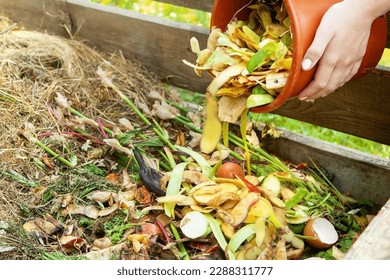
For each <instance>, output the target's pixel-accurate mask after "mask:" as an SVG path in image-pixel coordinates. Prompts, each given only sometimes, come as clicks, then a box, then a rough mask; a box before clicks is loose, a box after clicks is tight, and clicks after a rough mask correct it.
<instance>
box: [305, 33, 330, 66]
mask: <svg viewBox="0 0 390 280" xmlns="http://www.w3.org/2000/svg"><path fill="white" fill-rule="evenodd" d="M320 31H321V30H320V29H318V30H317V33H316V35H315V37H314V40H313V42H312V43H311V45H310V47H309V48H308V49H307V51H306V53H305V55H304V57H303V59H302V63H301V68H302V70H304V71H309V70H310V69H312V68H313V67H314V66H315V65H316V64H317V63H318V61H319V60H320V59H321V57H322V55H323V54H324V52H325V49H326V47H327V46H328V44H329V42H330V41H331V39H332V37H331V36H329V35H330V34H329V33H324V32H320Z"/></svg>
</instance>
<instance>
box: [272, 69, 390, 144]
mask: <svg viewBox="0 0 390 280" xmlns="http://www.w3.org/2000/svg"><path fill="white" fill-rule="evenodd" d="M389 96H390V78H389V77H387V76H385V75H379V74H369V75H367V76H365V77H363V78H361V79H358V80H354V81H351V82H349V83H347V84H346V85H345V86H344V87H342V88H340V89H338V90H337V91H335V92H334V93H331V94H330V95H329V96H327V97H325V98H321V99H318V100H317V101H316V102H315V103H314V104H313V103H307V102H300V101H298V100H297V99H293V100H290V101H288V102H286V103H285V104H284V105H283V106H282V107H280V108H279V109H277V110H276V111H275V113H276V114H280V115H283V116H287V117H290V118H293V119H297V120H301V121H304V122H309V123H312V124H316V125H319V126H323V127H327V128H331V129H335V130H338V131H343V132H346V133H349V134H353V135H356V136H360V137H363V138H366V139H370V140H373V141H376V142H379V143H383V144H387V145H390V132H389V127H390V98H389Z"/></svg>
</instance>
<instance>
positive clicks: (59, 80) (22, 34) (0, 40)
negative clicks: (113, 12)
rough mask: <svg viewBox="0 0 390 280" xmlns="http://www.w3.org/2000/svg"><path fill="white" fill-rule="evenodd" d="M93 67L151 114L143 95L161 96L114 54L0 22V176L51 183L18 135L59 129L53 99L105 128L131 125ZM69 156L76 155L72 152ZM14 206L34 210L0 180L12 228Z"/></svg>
mask: <svg viewBox="0 0 390 280" xmlns="http://www.w3.org/2000/svg"><path fill="white" fill-rule="evenodd" d="M98 67H103V68H104V69H105V71H106V73H108V74H109V75H110V77H111V78H112V79H113V81H114V83H115V85H116V86H117V87H118V88H119V89H120V90H121V91H123V92H124V93H126V94H127V95H128V96H129V97H130V98H131V99H132V100H133V101H134V102H135V103H136V104H139V103H143V104H145V105H147V106H148V107H149V108H150V106H151V104H149V103H148V99H147V98H146V96H147V95H148V94H149V92H150V91H151V90H155V89H156V88H157V90H159V91H161V87H160V84H159V82H158V80H157V78H156V77H155V76H153V75H152V74H150V73H149V72H147V71H146V70H145V69H144V68H142V66H141V65H140V64H139V63H138V62H136V61H134V60H129V59H125V58H124V57H123V55H122V54H121V53H116V54H112V53H111V54H103V53H100V52H98V51H97V50H95V49H93V48H91V47H89V46H87V44H85V43H83V42H80V41H77V40H69V39H65V38H63V37H57V36H52V35H49V34H46V33H42V32H36V31H30V30H26V29H25V28H23V27H21V26H19V25H16V24H13V23H12V22H11V21H10V20H8V19H7V18H5V17H0V116H1V117H0V172H4V171H7V170H14V171H16V172H18V173H19V174H22V175H25V176H26V177H27V178H31V177H29V176H34V177H33V178H31V179H33V180H34V181H36V182H38V183H39V184H42V185H47V184H49V183H50V180H53V176H47V174H42V171H40V169H39V168H37V167H36V166H35V165H34V164H33V159H34V158H41V157H42V156H44V155H45V152H43V151H42V149H40V148H38V147H37V146H36V145H34V144H33V143H31V142H29V141H28V140H27V139H26V138H25V137H23V134H24V133H25V132H26V127H27V126H28V125H29V126H30V127H33V128H34V131H33V132H34V134H35V135H42V134H47V133H56V132H61V131H62V130H63V129H64V128H63V126H61V125H60V124H59V121H58V119H56V118H55V117H53V114H52V113H51V110H53V108H54V107H55V106H56V105H55V102H54V98H55V97H56V96H57V94H58V93H59V94H61V95H63V96H65V97H66V98H68V100H69V102H70V104H71V105H72V107H73V108H75V109H77V110H78V111H79V112H81V113H83V114H84V115H86V116H88V117H90V118H92V119H95V120H96V119H97V118H99V119H100V120H101V121H102V122H104V124H105V126H107V127H109V126H110V124H112V121H114V122H117V121H118V119H119V118H122V117H126V118H128V119H132V121H133V120H134V119H136V118H132V114H133V112H130V111H129V109H128V107H125V105H124V104H123V102H122V101H121V100H120V99H118V97H117V96H116V95H115V93H113V92H112V91H110V90H108V89H107V88H106V87H105V86H104V85H103V84H102V82H101V78H100V77H99V76H98V75H97V74H96V70H97V69H98ZM140 126H141V124H140ZM71 148H72V147H71ZM73 149H74V151H73V152H77V150H78V149H79V147H73ZM21 203H22V204H25V205H33V203H34V198H33V197H31V193H30V192H29V191H28V190H27V189H23V187H22V185H21V184H18V183H16V182H13V180H9V178H8V179H7V178H6V176H4V174H1V173H0V221H1V220H8V221H9V220H11V221H18V220H19V219H20V217H19V213H20V204H21Z"/></svg>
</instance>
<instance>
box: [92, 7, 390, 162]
mask: <svg viewBox="0 0 390 280" xmlns="http://www.w3.org/2000/svg"><path fill="white" fill-rule="evenodd" d="M91 1H93V2H97V3H102V4H108V5H115V6H118V7H121V8H125V9H130V10H134V11H137V12H140V13H146V14H151V15H155V16H159V17H163V18H167V19H171V20H175V21H179V22H184V23H189V24H194V25H198V26H203V27H209V23H210V17H211V15H210V13H206V12H201V11H197V10H192V9H187V8H183V7H177V6H173V5H169V4H164V3H160V2H156V1H151V0H91ZM379 64H381V65H384V66H390V50H389V49H386V50H385V52H384V55H383V57H382V59H381V61H380V62H379ZM183 94H184V95H186V93H183ZM256 120H258V121H262V122H265V123H271V124H273V125H275V126H277V127H281V128H284V129H286V130H289V131H292V132H295V133H300V134H303V135H307V136H311V137H314V138H318V139H321V140H324V141H328V142H331V143H335V144H338V145H343V146H346V147H349V148H353V149H356V150H360V151H363V152H367V153H370V154H373V155H377V156H380V157H385V158H390V146H387V145H383V144H379V143H375V142H373V141H369V140H366V139H363V138H359V137H356V136H353V135H349V134H346V133H342V132H338V131H335V130H331V129H327V128H323V127H319V126H315V125H312V124H308V123H304V122H300V121H297V120H294V119H289V118H286V117H282V116H279V115H275V114H271V113H268V114H261V115H257V116H256Z"/></svg>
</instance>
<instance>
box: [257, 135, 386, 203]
mask: <svg viewBox="0 0 390 280" xmlns="http://www.w3.org/2000/svg"><path fill="white" fill-rule="evenodd" d="M282 131H283V134H282V135H281V137H279V138H277V139H274V138H272V139H271V138H268V139H266V140H264V141H262V143H263V145H264V148H265V149H266V150H267V151H269V152H270V153H271V154H274V155H276V156H277V157H279V158H281V159H283V160H286V161H289V162H292V163H294V164H299V163H301V162H306V163H308V164H309V165H311V166H313V164H312V162H314V163H316V165H319V166H320V167H321V169H322V170H323V171H325V172H326V174H328V175H329V177H330V179H331V181H332V183H333V184H334V185H335V186H336V187H337V188H338V189H339V190H340V191H341V192H342V193H347V194H350V195H351V196H353V197H355V198H364V199H371V200H373V201H376V202H377V203H378V204H379V206H382V205H384V204H385V203H386V201H387V200H388V199H389V198H390V159H384V158H381V157H377V156H373V155H370V154H367V153H363V152H359V151H356V150H353V149H350V148H346V147H342V146H339V145H335V144H331V143H328V142H325V141H321V140H318V139H314V138H311V137H307V136H302V135H298V134H295V133H291V132H288V131H285V130H282Z"/></svg>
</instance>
